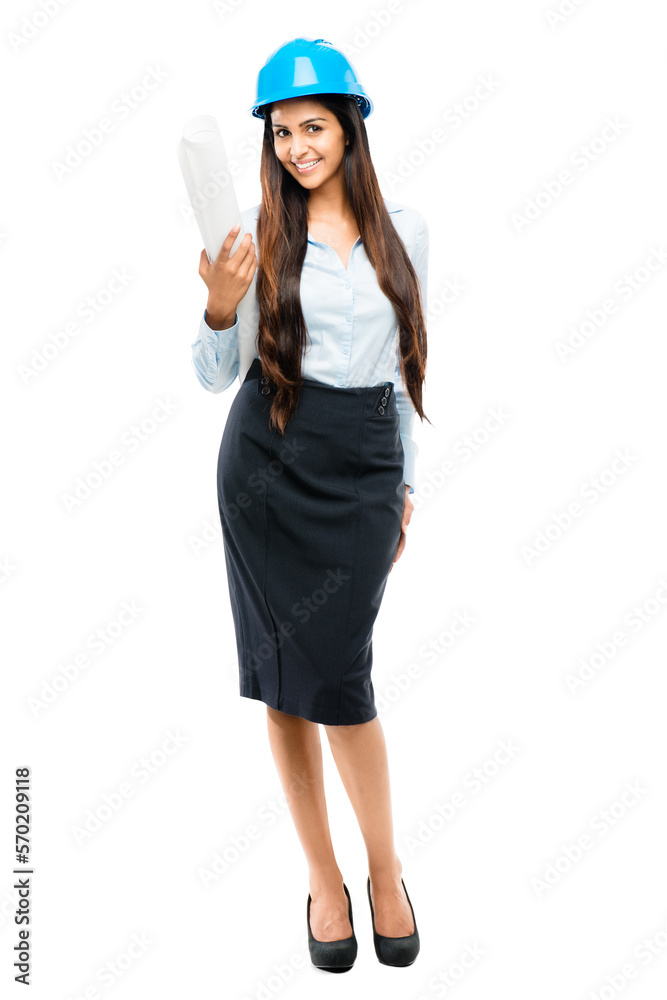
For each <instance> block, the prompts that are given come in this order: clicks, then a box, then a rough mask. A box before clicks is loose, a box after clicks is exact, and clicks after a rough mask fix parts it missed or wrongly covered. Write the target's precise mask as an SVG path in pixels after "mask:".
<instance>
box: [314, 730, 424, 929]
mask: <svg viewBox="0 0 667 1000" xmlns="http://www.w3.org/2000/svg"><path fill="white" fill-rule="evenodd" d="M325 729H326V732H327V736H328V738H329V745H330V747H331V752H332V754H333V758H334V760H335V762H336V767H337V768H338V773H339V774H340V776H341V780H342V782H343V785H344V786H345V791H346V792H347V794H348V796H349V799H350V802H351V803H352V808H353V809H354V811H355V813H356V816H357V819H358V821H359V826H360V828H361V833H362V835H363V838H364V841H365V844H366V851H367V854H368V874H369V875H370V879H371V898H372V900H373V910H374V912H375V929H376V931H377V932H378V934H384V935H386V936H387V937H402V936H403V935H404V934H412V933H413V931H414V929H415V925H414V921H413V919H412V913H411V911H410V904H409V903H408V900H407V898H406V895H405V892H404V890H403V885H402V883H401V872H402V870H403V866H402V865H401V862H400V860H399V858H398V855H397V854H396V849H395V846H394V827H393V822H392V815H391V791H390V784H389V765H388V761H387V747H386V743H385V738H384V732H383V730H382V726H381V724H380V720H379V718H378V717H377V716H376V717H375V718H374V719H371V721H370V722H363V723H361V724H360V725H357V726H325Z"/></svg>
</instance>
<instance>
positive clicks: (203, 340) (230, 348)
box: [191, 310, 239, 392]
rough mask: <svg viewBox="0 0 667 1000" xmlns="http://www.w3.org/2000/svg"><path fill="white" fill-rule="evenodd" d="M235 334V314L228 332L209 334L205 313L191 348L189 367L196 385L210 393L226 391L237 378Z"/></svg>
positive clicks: (237, 355)
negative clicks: (193, 371) (197, 382)
mask: <svg viewBox="0 0 667 1000" xmlns="http://www.w3.org/2000/svg"><path fill="white" fill-rule="evenodd" d="M238 334H239V317H238V313H236V314H235V316H234V325H233V326H230V327H229V329H228V330H212V329H211V327H210V326H209V325H208V323H207V322H206V310H204V314H203V316H202V319H201V322H200V324H199V334H198V337H197V339H196V340H195V342H194V344H191V350H192V366H193V368H194V370H195V375H196V376H197V379H198V381H199V383H200V384H201V385H202V386H203V387H204V388H205V389H208V390H209V391H210V392H222V391H223V390H224V389H227V388H228V387H229V386H230V385H231V384H232V382H233V381H234V379H235V378H236V376H237V374H238V365H239V352H238Z"/></svg>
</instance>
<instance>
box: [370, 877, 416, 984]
mask: <svg viewBox="0 0 667 1000" xmlns="http://www.w3.org/2000/svg"><path fill="white" fill-rule="evenodd" d="M401 882H402V884H403V889H404V890H405V896H406V899H407V901H408V903H410V897H409V896H408V890H407V889H406V888H405V882H403V879H401ZM366 886H367V889H368V902H369V903H370V907H371V920H372V921H373V944H374V945H375V954H376V955H377V957H378V961H379V962H382V964H383V965H394V966H405V965H412V963H413V962H414V960H415V959H416V957H417V955H418V954H419V931H418V930H417V921H416V920H415V911H414V910H413V909H412V903H410V910H411V911H412V920H413V922H414V925H415V929H414V931H413V932H412V934H404V935H403V937H385V936H384V934H378V933H377V931H376V930H375V914H374V912H373V901H372V899H371V877H370V875H369V876H368V882H367V883H366Z"/></svg>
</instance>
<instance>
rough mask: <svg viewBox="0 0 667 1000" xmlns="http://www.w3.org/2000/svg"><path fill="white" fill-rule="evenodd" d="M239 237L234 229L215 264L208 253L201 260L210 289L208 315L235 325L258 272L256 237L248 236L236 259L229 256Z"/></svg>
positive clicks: (202, 272)
mask: <svg viewBox="0 0 667 1000" xmlns="http://www.w3.org/2000/svg"><path fill="white" fill-rule="evenodd" d="M237 236H238V232H237V231H236V232H235V231H234V230H233V229H230V231H229V234H228V235H227V238H226V240H225V242H224V243H223V244H222V246H221V247H220V253H219V254H218V256H217V257H216V259H215V260H214V261H213V263H212V264H210V263H209V260H208V256H207V254H206V250H205V249H204V250H202V252H201V257H200V259H199V274H200V276H201V278H202V281H203V282H204V284H205V285H206V287H207V288H208V304H207V306H206V312H207V314H208V315H210V316H212V317H216V318H217V319H219V320H224V319H226V318H227V317H231V319H232V323H233V321H234V316H235V315H236V309H237V307H238V304H239V302H240V301H241V299H242V298H243V296H244V295H245V293H246V292H247V291H248V288H249V287H250V283H251V282H252V279H253V277H254V274H255V271H256V269H257V257H256V256H255V244H254V243H253V241H252V233H246V234H245V236H244V237H243V239H242V240H241V242H240V243H239V245H238V247H237V248H236V251H235V253H234V255H233V256H232V257H230V256H229V253H230V250H231V249H232V246H233V245H234V240H235V239H236V237H237Z"/></svg>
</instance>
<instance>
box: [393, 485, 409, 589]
mask: <svg viewBox="0 0 667 1000" xmlns="http://www.w3.org/2000/svg"><path fill="white" fill-rule="evenodd" d="M414 509H415V505H414V504H413V502H412V500H411V499H410V487H409V486H407V485H406V487H405V502H404V504H403V519H402V521H401V537H400V538H399V540H398V549H397V550H396V555H395V556H394V562H396V560H397V559H399V557H400V555H401V553H402V552H403V549H404V548H405V529H406V528H407V526H408V525H409V524H410V518H411V517H412V512H413V510H414ZM393 568H394V567H393V565H392V566H391V567H390V569H389V572H390V573H391V571H392V569H393Z"/></svg>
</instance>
